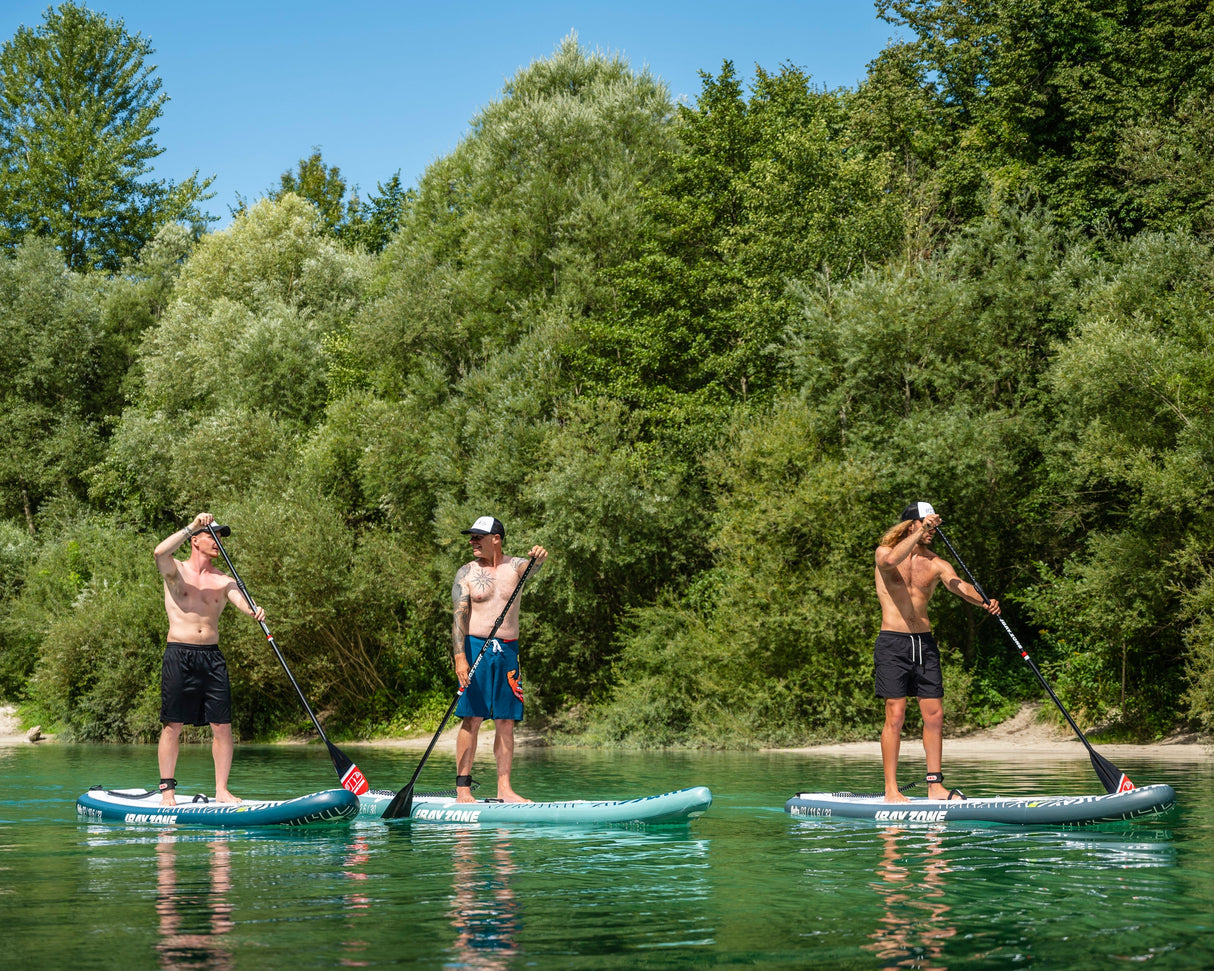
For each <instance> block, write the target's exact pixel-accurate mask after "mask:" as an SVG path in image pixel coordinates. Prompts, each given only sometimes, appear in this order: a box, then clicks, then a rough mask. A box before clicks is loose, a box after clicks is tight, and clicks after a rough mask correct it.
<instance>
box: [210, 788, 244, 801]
mask: <svg viewBox="0 0 1214 971" xmlns="http://www.w3.org/2000/svg"><path fill="white" fill-rule="evenodd" d="M215 801H216V802H243V801H244V800H242V799H241V798H240V796H234V795H232V794H231V793H230V792H228V790H227V789H220V790H219V791H217V792H216V793H215Z"/></svg>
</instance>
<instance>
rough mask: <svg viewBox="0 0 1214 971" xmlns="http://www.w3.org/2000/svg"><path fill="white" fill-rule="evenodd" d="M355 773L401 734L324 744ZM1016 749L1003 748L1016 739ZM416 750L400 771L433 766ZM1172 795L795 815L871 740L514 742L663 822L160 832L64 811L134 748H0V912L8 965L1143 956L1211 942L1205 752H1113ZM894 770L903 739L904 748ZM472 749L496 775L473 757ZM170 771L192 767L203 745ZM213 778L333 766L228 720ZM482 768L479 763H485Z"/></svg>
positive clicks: (1078, 962)
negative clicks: (1151, 800)
mask: <svg viewBox="0 0 1214 971" xmlns="http://www.w3.org/2000/svg"><path fill="white" fill-rule="evenodd" d="M343 748H344V749H345V750H346V752H347V753H348V754H349V755H351V756H352V757H354V759H355V761H357V762H358V764H359V766H360V767H361V768H362V770H363V772H364V773H365V774H366V775H367V777H368V779H369V780H370V781H371V784H372V785H373V786H374V787H376V788H392V787H395V786H399V785H401V784H403V783H404V782H405V781H406V780H407V779H408V778H409V776H410V775H411V774H412V771H413V769H414V768H415V767H416V764H417V757H418V756H417V753H413V752H404V751H398V750H384V749H377V748H358V747H356V746H343ZM1010 754H1013V753H1009V755H1010ZM1029 758H1030V759H1031V761H1029V762H1028V764H1027V765H1026V764H1021V763H1020V762H1012V761H1007V762H991V761H983V762H974V761H969V762H966V761H959V760H956V759H950V761H949V765H948V777H949V783H950V784H957V785H960V786H962V788H964V789H965V790H966V791H967V792H968V793H969V794H971V795H999V794H1009V795H1010V794H1016V793H1031V792H1037V793H1041V792H1054V793H1059V792H1098V791H1100V786H1099V783H1098V781H1097V779H1096V777H1095V774H1094V772H1093V771H1092V769H1091V766H1090V764H1089V763H1088V761H1087V759H1086V758H1085V757H1083V756H1081V755H1077V756H1076V757H1075V758H1068V759H1055V760H1049V761H1043V760H1040V759H1038V758H1036V757H1032V756H1029ZM449 759H450V757H449V756H443V755H442V754H441V753H440V754H436V755H434V756H433V757H432V758H431V761H430V763H428V765H427V768H426V771H425V772H424V773H423V775H422V778H421V780H420V783H419V786H420V787H429V786H441V785H447V784H449V781H448V776H449V774H450V772H449V770H450V768H451V767H450V766H449V765H448V764H447V762H448V761H449ZM1114 761H1116V762H1117V764H1118V765H1119V766H1120V767H1121V768H1122V769H1124V770H1126V771H1127V772H1128V773H1129V775H1130V776H1131V777H1132V778H1133V779H1134V780H1135V781H1136V782H1138V783H1139V784H1146V783H1150V782H1167V783H1169V784H1171V785H1173V786H1174V787H1175V788H1176V790H1177V792H1178V796H1179V801H1180V807H1179V809H1178V810H1176V811H1175V812H1174V813H1172V814H1170V815H1169V816H1168V817H1166V818H1165V819H1162V820H1156V821H1154V822H1147V823H1142V822H1140V823H1135V824H1125V825H1122V826H1119V827H1110V828H1107V829H1101V830H1049V829H1016V828H999V827H987V828H960V829H959V828H954V827H947V828H934V829H926V828H924V829H905V830H897V829H884V828H880V827H877V826H875V825H873V824H868V823H848V822H845V821H829V820H794V819H792V818H791V817H790V816H788V815H787V814H785V813H784V811H783V805H784V801H785V800H786V799H787V798H788V796H789V795H791V794H792V793H793V792H795V791H797V790H798V789H805V788H811V787H812V788H815V789H862V788H864V789H868V788H873V787H875V786H877V785H879V782H880V766H879V764H876V763H875V762H874V761H872V760H868V759H865V760H857V759H851V758H841V757H822V756H807V755H802V754H782V753H781V754H754V753H604V752H583V751H579V750H566V749H544V750H534V749H527V750H525V751H523V752H521V753H520V756H519V758H518V760H517V762H516V767H515V773H514V782H515V786H516V788H518V789H519V791H521V792H523V793H525V794H527V795H530V796H531V797H533V798H544V799H561V798H569V797H585V798H627V797H631V796H635V795H642V794H648V793H653V792H661V791H666V790H668V789H674V788H682V787H684V786H689V785H707V786H709V787H710V788H711V789H712V791H713V796H714V802H713V806H712V809H711V810H709V812H708V814H707V815H705V816H704V817H703V818H702V819H700V820H696V821H695V822H693V823H691V825H690V826H687V827H682V828H674V829H654V830H640V829H637V830H632V829H621V830H614V829H585V830H552V829H545V828H532V829H515V830H491V829H485V830H482V829H476V828H467V829H440V828H426V827H421V826H414V827H409V826H407V825H392V826H387V825H384V824H381V823H373V822H360V823H356V824H343V825H339V826H334V827H331V828H325V829H317V830H311V831H302V832H295V831H288V830H270V831H262V832H257V831H247V832H224V831H207V830H180V831H177V832H172V831H167V832H166V831H162V830H158V829H154V828H128V827H123V826H113V825H97V824H87V823H79V822H77V820H76V817H75V810H74V801H75V797H76V796H77V795H78V794H79V793H80V792H82V791H83V790H84V789H86V788H88V787H89V786H90V785H94V784H102V785H107V786H130V785H149V784H153V783H155V781H156V779H155V775H156V768H155V752H154V750H153V749H151V748H148V747H142V748H140V747H122V746H71V745H59V744H53V745H45V746H33V745H20V746H16V747H12V748H0V780H2V781H3V790H2V791H0V917H2V918H3V920H4V934H3V937H2V938H0V940H3V942H4V945H3V946H4V952H5V953H4V957H5V960H4V964H5V966H6V967H13V968H21V969H26V968H34V969H41V968H48V969H51V968H53V969H59V968H73V969H75V968H107V969H108V968H124V969H125V968H135V969H138V968H235V969H240V968H258V969H265V968H280V967H281V968H285V967H291V968H334V967H372V968H375V967H413V968H452V969H462V968H502V969H507V968H510V969H513V968H520V969H521V968H595V969H597V968H691V967H699V966H709V967H764V968H769V967H770V968H804V967H810V966H819V967H823V968H922V969H928V968H1064V969H1072V968H1088V967H1091V968H1107V967H1131V966H1138V965H1141V964H1146V965H1147V966H1149V967H1152V968H1206V967H1210V966H1214V937H1212V936H1211V931H1212V930H1214V812H1212V810H1214V795H1212V794H1211V793H1212V781H1214V780H1212V778H1211V776H1212V775H1214V769H1212V768H1211V763H1210V761H1209V760H1202V761H1201V762H1199V763H1197V764H1193V765H1189V764H1177V763H1172V762H1169V763H1160V764H1152V763H1150V762H1144V761H1132V760H1124V761H1123V760H1121V759H1116V760H1114ZM906 765H907V771H906V772H905V773H904V777H905V778H906V779H907V780H909V779H910V778H911V776H912V774H913V772H912V768H913V770H914V772H918V771H921V768H922V766H921V765H917V764H916V763H914V762H908V763H906ZM478 771H479V775H480V776H482V777H484V778H485V779H489V778H490V777H491V770H490V768H489V766H488V764H485V765H484V766H482V764H481V763H479V762H478ZM177 776H178V778H179V779H181V780H182V791H183V792H188V791H191V790H199V791H200V790H209V789H210V785H209V779H210V776H211V769H210V754H209V749H208V748H207V747H204V746H196V747H190V748H187V749H185V750H184V751H183V754H182V758H181V761H180V763H179V766H178V772H177ZM232 780H233V789H234V791H236V792H237V793H239V794H242V795H247V796H255V797H264V798H269V797H275V798H279V797H283V796H287V795H299V794H302V793H304V792H309V791H314V790H316V789H324V788H332V787H334V786H335V785H336V776H335V775H334V773H333V769H332V766H331V765H330V763H329V761H328V758H327V757H326V756H325V754H324V752H323V750H314V749H313V748H311V747H309V748H308V749H299V748H277V747H250V746H242V747H240V748H238V750H237V756H236V763H235V766H234V769H233V776H232ZM487 788H488V787H487Z"/></svg>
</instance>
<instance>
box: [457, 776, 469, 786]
mask: <svg viewBox="0 0 1214 971" xmlns="http://www.w3.org/2000/svg"><path fill="white" fill-rule="evenodd" d="M455 787H456V788H457V789H461V788H463V789H471V788H472V776H470V775H457V776H456V777H455Z"/></svg>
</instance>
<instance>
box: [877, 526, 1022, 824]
mask: <svg viewBox="0 0 1214 971" xmlns="http://www.w3.org/2000/svg"><path fill="white" fill-rule="evenodd" d="M941 521H942V520H941V518H940V515H939V513H937V512H936V510H935V509H933V508H932V505H931V503H928V502H912V503H911V504H910V505H909V506H907V507H906V508H905V509H904V510H902V517H901V519H900V520H899V521H898V522H897V523H896V524H895V525H894V526H892V527H891V528H890V529H888V530H886V533H885V535H884V536H882V537H881V543H880V545H879V546H878V547H877V550H876V553H875V559H876V569H875V570H874V576H875V579H876V585H877V600H878V601H879V602H880V604H881V631H880V633H879V634H878V635H877V642H876V644H875V645H874V647H873V673H874V682H875V687H876V693H877V697H878V698H884V699H885V726H884V727H883V728H882V730H881V761H882V763H883V765H884V768H885V801H886V802H908V801H909V800H908V799H907V797H906V796H904V795H903V794H902V793H901V792H900V791H899V789H898V752H899V749H900V747H901V743H902V725H903V723H904V722H905V720H906V699H907V698H908V697H910V696H914V697H917V698H918V699H919V711H920V713H921V714H922V715H923V752H924V754H925V755H926V757H927V783H928V793H927V794H928V798H931V799H964V798H965V796H964V795H963V794H962V793H961V791H960V790H959V789H948V788H946V787H945V785H944V773H943V772H942V771H941V764H942V759H943V747H944V744H943V727H944V703H943V698H944V677H943V675H942V673H941V670H940V650H939V648H938V647H937V646H936V641H935V639H934V638H933V637H932V624H931V621H930V620H929V619H928V616H927V604H928V601H929V600H931V597H932V594H933V593H935V592H936V587H937V586H939V585H940V584H941V583H943V584H944V586H945V587H946V588H947V589H948V590H949V592H950V593H953V594H956V595H957V596H958V597H960V598H961V599H962V600H965V601H967V602H969V603H972V604H975V605H976V606H979V607H982V608H983V609H984V610H986V611H987V612H988V613H990V614H996V615H997V614H998V613H999V603H998V601H995V600H992V601H991V602H990V603H989V604H987V603H986V602H985V601H984V600H983V599H982V595H981V594H979V593H978V591H977V590H975V589H974V588H973V586H972V585H971V584H968V583H966V582H965V581H964V580H962V579H961V578H960V577H959V576H957V571H956V570H954V569H953V566H952V564H951V563H949V562H948V560H946V559H944V558H943V557H941V556H937V555H936V554H935V553H934V552H933V551H932V550H931V549H929V544H930V543H931V541H932V539H933V538H934V537H935V534H936V527H937V526H939V525H940V523H941Z"/></svg>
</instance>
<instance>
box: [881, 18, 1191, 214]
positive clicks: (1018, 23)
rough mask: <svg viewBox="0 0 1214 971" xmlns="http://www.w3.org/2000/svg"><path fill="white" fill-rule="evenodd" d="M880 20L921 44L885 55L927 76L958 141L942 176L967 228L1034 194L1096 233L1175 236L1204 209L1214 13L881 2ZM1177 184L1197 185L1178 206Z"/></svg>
mask: <svg viewBox="0 0 1214 971" xmlns="http://www.w3.org/2000/svg"><path fill="white" fill-rule="evenodd" d="M878 9H879V12H880V14H881V15H882V16H883V17H885V18H886V19H888V20H890V21H891V22H893V23H895V24H898V25H901V26H905V27H907V28H909V30H910V32H911V33H912V34H913V35H914V39H912V40H910V41H907V42H906V43H905V44H903V45H895V47H896V53H892V54H891V53H889V52H887V55H886V57H887V60H888V59H889V58H897V59H899V60H901V61H902V62H903V63H904V64H907V65H909V64H912V63H913V64H915V65H916V68H914V69H911V70H909V71H908V72H907V75H906V76H907V77H908V78H913V81H912V83H914V84H917V85H924V86H925V89H926V90H927V91H928V92H929V93H930V95H931V99H932V101H933V106H932V109H931V116H932V117H933V118H934V119H935V120H936V124H937V125H939V126H941V127H942V128H943V129H944V130H945V131H947V133H948V146H949V150H948V152H947V153H946V154H944V155H941V156H939V157H940V166H939V169H938V171H937V173H936V175H935V177H934V178H935V179H936V180H937V182H938V186H939V190H940V194H941V197H942V199H943V200H944V203H945V206H946V208H947V209H949V210H950V211H951V213H952V214H953V217H954V218H955V219H956V218H960V219H961V220H965V219H969V218H972V217H974V216H976V215H979V214H980V213H982V212H983V211H984V210H986V211H993V210H994V209H995V208H997V207H998V206H999V205H1002V204H1004V203H1006V202H1007V201H1009V200H1010V199H1012V198H1015V197H1016V196H1017V195H1018V194H1019V193H1021V192H1022V191H1024V190H1025V189H1033V190H1035V191H1037V192H1039V193H1041V194H1042V195H1043V196H1044V198H1045V199H1046V200H1047V202H1048V204H1049V206H1050V208H1051V209H1052V210H1053V211H1054V212H1055V213H1057V214H1058V216H1059V217H1060V218H1063V219H1064V220H1068V221H1072V220H1073V221H1075V222H1077V223H1078V224H1080V225H1083V226H1087V227H1097V226H1099V225H1100V224H1101V223H1102V222H1103V221H1105V220H1113V221H1114V223H1115V224H1116V225H1118V226H1120V227H1122V228H1125V229H1128V230H1131V231H1133V230H1136V229H1138V228H1141V226H1142V225H1143V222H1144V220H1145V219H1150V220H1152V221H1153V222H1154V223H1155V224H1156V225H1161V224H1162V225H1164V226H1172V225H1175V224H1176V223H1177V222H1178V221H1180V220H1181V219H1184V218H1186V217H1188V218H1191V217H1192V216H1193V215H1194V210H1195V209H1199V210H1200V209H1204V208H1205V206H1204V203H1203V202H1202V200H1201V198H1200V197H1201V195H1202V193H1201V190H1200V189H1198V191H1197V192H1196V193H1195V192H1194V191H1193V190H1194V189H1195V188H1197V186H1196V185H1195V184H1194V183H1193V178H1194V177H1196V176H1199V175H1200V173H1201V172H1203V171H1204V170H1205V168H1206V167H1208V165H1209V159H1210V145H1209V140H1208V139H1207V138H1205V135H1204V131H1205V129H1204V127H1203V126H1202V119H1203V117H1205V113H1204V108H1203V106H1204V105H1208V104H1209V102H1210V98H1211V93H1212V92H1214V72H1212V71H1211V68H1210V57H1209V51H1210V47H1211V44H1212V43H1214V16H1212V15H1211V11H1210V9H1209V5H1208V4H1206V3H1204V2H1200V0H1161V2H1157V3H1145V4H1144V3H1128V4H1126V3H1110V2H1107V0H1015V2H1005V0H969V2H963V3H942V2H939V0H881V2H879V3H878ZM1186 129H1190V130H1189V131H1186ZM1127 172H1128V173H1131V174H1132V175H1133V178H1132V179H1130V180H1127V178H1126V174H1127ZM1169 173H1183V174H1184V175H1185V176H1186V181H1187V182H1188V183H1189V184H1188V185H1187V186H1186V190H1187V191H1185V192H1184V193H1183V194H1182V195H1181V196H1180V197H1179V198H1176V199H1174V200H1168V199H1167V197H1166V195H1165V193H1166V190H1165V189H1163V186H1162V183H1163V182H1164V181H1165V180H1166V179H1167V177H1168V175H1169ZM1144 197H1149V198H1144Z"/></svg>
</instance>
